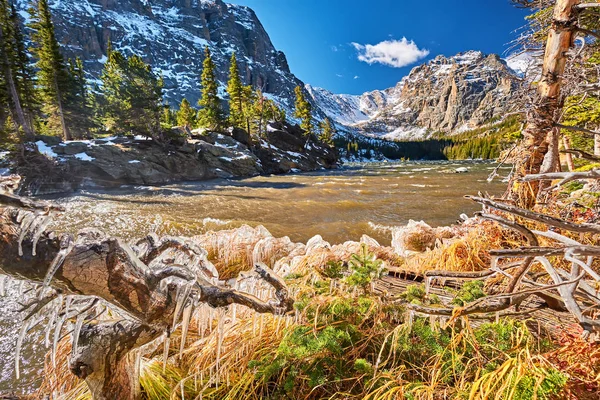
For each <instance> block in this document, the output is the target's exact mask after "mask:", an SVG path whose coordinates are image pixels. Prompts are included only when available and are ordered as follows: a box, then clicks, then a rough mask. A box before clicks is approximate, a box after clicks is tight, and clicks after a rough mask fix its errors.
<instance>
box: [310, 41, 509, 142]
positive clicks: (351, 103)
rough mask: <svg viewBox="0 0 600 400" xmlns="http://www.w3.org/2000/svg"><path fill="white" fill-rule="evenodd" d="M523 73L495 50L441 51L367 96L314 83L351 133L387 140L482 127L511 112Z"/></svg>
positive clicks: (320, 100)
mask: <svg viewBox="0 0 600 400" xmlns="http://www.w3.org/2000/svg"><path fill="white" fill-rule="evenodd" d="M516 88H517V77H516V74H515V72H514V71H513V70H511V69H510V68H509V67H508V66H507V65H506V62H505V61H504V60H502V59H500V57H499V56H497V55H495V54H491V55H484V54H483V53H481V52H478V51H469V52H466V53H461V54H458V55H456V56H454V57H449V58H447V57H444V56H438V57H436V58H434V59H433V60H431V61H430V62H428V63H427V64H423V65H421V66H418V67H416V68H414V69H413V70H412V71H411V72H410V74H409V75H408V76H407V77H405V78H403V79H402V80H401V81H400V82H398V84H397V85H396V86H395V87H393V88H389V89H386V90H376V91H372V92H368V93H365V94H363V95H361V96H350V95H335V94H332V93H329V92H327V91H325V90H324V89H319V88H313V87H310V86H308V87H307V90H308V91H309V93H310V94H311V96H312V98H313V100H314V101H315V102H316V103H317V104H318V105H319V106H320V107H321V109H322V110H323V111H324V112H325V113H326V114H327V115H329V116H330V117H331V118H332V119H334V120H335V121H337V122H338V123H339V124H340V125H342V127H343V128H346V129H347V130H349V131H351V132H358V133H363V134H368V135H372V136H377V137H383V138H386V139H422V138H424V137H427V136H428V134H430V133H433V132H439V131H443V132H457V131H461V130H466V129H470V128H476V127H478V126H480V125H482V124H483V123H485V122H486V121H487V120H489V119H491V118H493V117H499V116H502V115H503V114H505V113H506V112H507V111H508V110H509V107H510V104H511V102H509V101H508V100H509V99H510V97H511V96H513V95H514V92H515V90H516Z"/></svg>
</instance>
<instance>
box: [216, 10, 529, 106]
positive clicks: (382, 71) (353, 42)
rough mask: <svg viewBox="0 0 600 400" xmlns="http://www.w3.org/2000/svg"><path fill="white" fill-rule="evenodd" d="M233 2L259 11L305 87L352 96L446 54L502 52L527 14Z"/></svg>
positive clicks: (391, 81)
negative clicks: (479, 51)
mask: <svg viewBox="0 0 600 400" xmlns="http://www.w3.org/2000/svg"><path fill="white" fill-rule="evenodd" d="M225 1H228V2H231V3H236V4H243V5H247V6H249V7H251V8H252V9H253V10H254V11H255V12H256V14H257V15H258V17H259V19H260V20H261V22H262V23H263V25H264V26H265V29H266V30H267V33H268V34H269V36H270V37H271V40H272V42H273V44H274V45H275V47H276V48H277V49H279V50H282V51H283V52H285V54H286V56H287V58H288V62H289V64H290V69H291V70H292V72H293V73H294V74H296V76H298V77H299V78H300V79H302V80H303V81H304V82H307V83H310V84H312V85H314V86H320V87H324V88H326V89H328V90H331V91H332V92H334V93H350V94H361V93H363V92H365V91H369V90H373V89H385V88H388V87H390V86H393V85H395V84H396V83H397V82H398V81H399V80H400V79H401V78H402V77H403V76H405V75H407V74H408V72H410V69H411V68H412V67H414V66H416V65H418V64H421V63H423V62H425V61H427V60H429V59H431V58H433V57H435V56H436V55H438V54H443V55H446V56H451V55H454V54H456V53H458V52H461V51H467V50H481V51H483V52H484V53H499V54H502V53H504V51H505V50H506V49H507V43H509V42H510V41H511V40H513V39H514V38H515V37H516V34H515V33H514V30H515V29H518V28H519V27H521V26H523V25H524V17H525V15H526V13H525V11H523V10H520V9H517V8H515V7H514V6H512V5H511V4H510V2H509V0H427V1H424V0H370V1H365V0H225ZM403 38H406V40H403ZM382 42H384V43H382ZM386 42H387V43H386ZM378 44H379V45H378ZM368 45H371V46H368ZM377 45H378V46H377ZM373 46H374V47H373ZM360 55H362V57H361V59H362V61H361V60H359V56H360Z"/></svg>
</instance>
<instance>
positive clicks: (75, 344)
mask: <svg viewBox="0 0 600 400" xmlns="http://www.w3.org/2000/svg"><path fill="white" fill-rule="evenodd" d="M85 317H86V316H85V315H83V314H79V315H78V316H77V321H76V322H75V328H74V329H73V354H77V347H78V344H79V334H80V333H81V327H82V326H83V321H85Z"/></svg>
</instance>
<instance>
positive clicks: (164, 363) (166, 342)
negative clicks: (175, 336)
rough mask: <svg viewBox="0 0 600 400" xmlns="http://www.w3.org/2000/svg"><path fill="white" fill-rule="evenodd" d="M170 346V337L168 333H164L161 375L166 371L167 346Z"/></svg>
mask: <svg viewBox="0 0 600 400" xmlns="http://www.w3.org/2000/svg"><path fill="white" fill-rule="evenodd" d="M170 344H171V335H170V334H169V331H166V332H165V339H164V342H163V373H164V372H165V371H166V370H167V360H168V359H169V346H170Z"/></svg>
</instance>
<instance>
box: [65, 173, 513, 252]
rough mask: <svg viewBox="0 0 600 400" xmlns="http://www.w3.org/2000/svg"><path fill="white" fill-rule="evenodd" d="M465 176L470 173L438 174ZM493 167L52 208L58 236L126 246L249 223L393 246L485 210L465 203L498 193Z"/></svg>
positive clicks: (167, 192)
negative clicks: (410, 229)
mask: <svg viewBox="0 0 600 400" xmlns="http://www.w3.org/2000/svg"><path fill="white" fill-rule="evenodd" d="M464 166H466V167H468V168H469V172H468V173H462V174H453V173H450V174H449V173H442V172H441V171H447V170H454V169H456V168H459V167H464ZM493 168H494V165H492V164H489V163H447V162H446V163H440V162H437V163H433V162H431V163H402V164H392V163H390V164H377V165H374V164H371V165H370V164H367V165H360V166H352V167H345V168H342V169H338V170H333V171H319V172H314V173H304V174H296V175H279V176H267V177H263V176H261V177H256V178H251V179H244V180H216V181H210V182H201V183H188V184H177V185H168V186H161V187H129V188H123V189H119V190H116V191H108V192H107V191H102V192H91V191H86V192H83V193H79V194H77V195H75V196H69V197H64V198H57V199H54V200H56V201H58V202H60V203H62V204H63V205H65V206H66V208H67V213H65V216H64V217H63V218H62V219H61V220H60V225H61V227H60V229H64V230H71V231H74V230H77V229H79V228H84V227H96V228H99V229H102V230H103V231H105V232H107V233H109V234H111V235H117V236H121V237H124V238H127V239H129V238H132V237H138V236H143V235H145V234H146V233H147V232H149V231H157V233H159V234H170V235H185V236H190V235H195V234H200V233H204V232H206V231H207V230H214V229H229V228H234V227H238V226H241V225H243V224H248V225H250V226H256V225H264V226H265V227H266V228H267V229H268V230H269V231H270V232H271V233H272V234H273V235H274V236H277V237H279V236H289V237H290V238H291V239H292V240H294V241H301V242H306V241H307V240H308V239H310V238H311V237H312V236H314V235H317V234H320V235H322V236H323V238H324V239H325V240H328V241H330V242H332V243H341V242H344V241H346V240H358V239H360V237H361V235H363V234H368V235H370V236H372V237H374V238H376V239H378V240H381V241H382V242H383V243H389V240H390V238H389V234H386V233H385V232H383V231H381V230H380V229H379V228H380V227H382V226H397V225H403V224H405V223H406V222H408V220H409V219H415V220H421V219H422V220H424V221H426V222H427V223H429V224H430V225H432V226H439V225H447V224H451V223H453V222H455V221H456V220H457V218H458V217H459V215H460V214H461V213H471V212H473V211H475V210H477V209H478V206H477V205H476V204H474V203H472V202H471V201H469V200H466V199H464V198H463V196H464V195H465V194H477V192H478V191H483V192H490V193H492V194H499V193H501V192H502V191H503V190H504V189H505V188H506V184H505V183H502V182H501V181H500V180H497V181H495V182H492V183H488V182H487V177H488V175H489V174H490V172H491V171H492V170H493Z"/></svg>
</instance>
